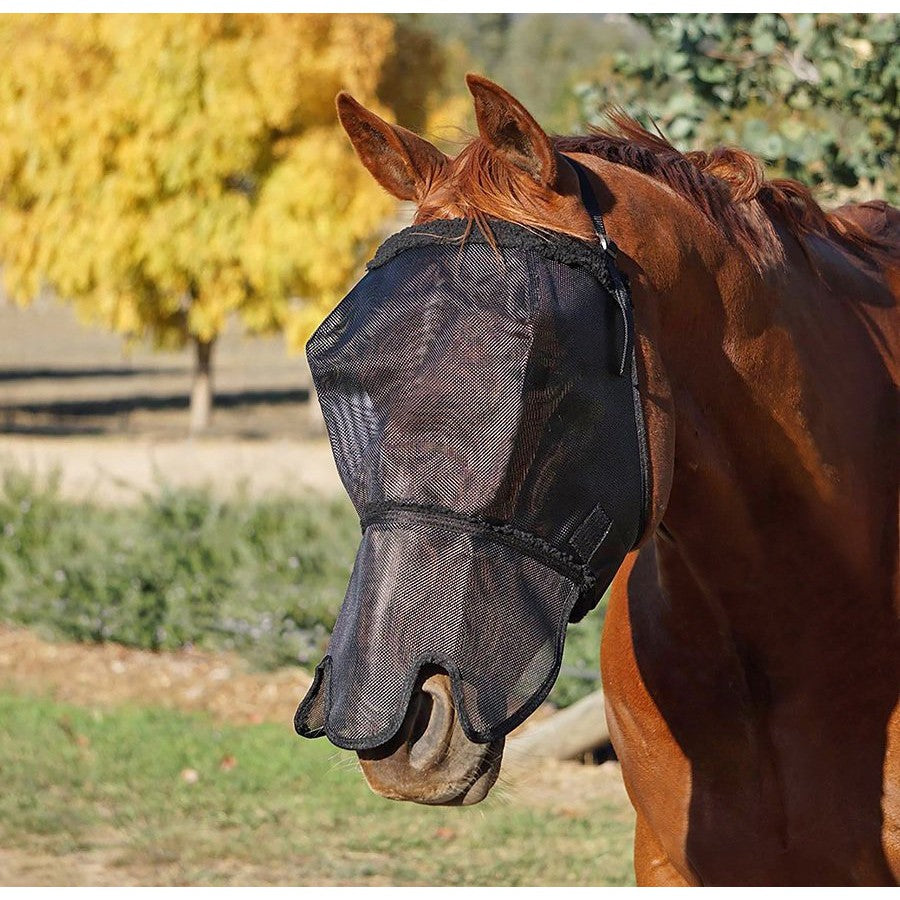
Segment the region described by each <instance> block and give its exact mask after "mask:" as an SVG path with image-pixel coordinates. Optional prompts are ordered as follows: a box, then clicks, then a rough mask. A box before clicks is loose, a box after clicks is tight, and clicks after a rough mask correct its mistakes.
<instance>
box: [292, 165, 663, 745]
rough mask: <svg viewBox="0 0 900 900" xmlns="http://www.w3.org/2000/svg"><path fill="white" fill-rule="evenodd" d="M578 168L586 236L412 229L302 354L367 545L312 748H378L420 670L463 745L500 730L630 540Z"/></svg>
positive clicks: (614, 354) (605, 256)
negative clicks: (440, 687) (441, 686)
mask: <svg viewBox="0 0 900 900" xmlns="http://www.w3.org/2000/svg"><path fill="white" fill-rule="evenodd" d="M573 165H574V163H573ZM576 171H577V172H578V174H579V178H580V179H581V180H582V194H583V197H584V200H585V205H586V207H587V209H588V211H589V212H590V213H591V214H592V217H593V219H594V223H595V227H596V228H597V230H598V238H599V241H598V243H593V242H592V243H586V242H584V241H580V240H577V239H575V238H570V237H567V236H564V235H561V234H559V233H555V232H544V231H535V230H533V229H526V228H523V227H520V226H517V225H513V224H510V223H508V222H503V221H499V220H491V221H490V223H489V224H490V229H489V230H490V234H486V233H484V232H482V231H481V230H480V229H479V228H478V227H477V226H475V225H473V224H471V223H469V222H467V221H462V220H440V221H433V222H429V223H428V224H425V225H417V226H413V227H411V228H407V229H405V230H404V231H401V232H400V233H399V234H396V235H394V236H393V237H391V238H389V239H388V240H387V241H386V242H385V243H384V244H383V245H382V246H381V247H380V248H379V250H378V251H377V253H376V255H375V257H374V259H373V260H372V261H371V262H370V263H369V265H368V271H367V273H366V275H365V276H364V277H363V278H362V280H361V281H360V282H359V283H358V284H357V285H356V286H355V287H354V288H353V290H352V291H351V292H350V293H349V294H348V295H347V297H345V298H344V300H342V301H341V303H340V304H339V305H338V306H337V307H336V308H335V309H334V311H333V312H332V313H331V314H330V315H329V316H328V317H327V318H326V319H325V321H324V322H323V323H322V325H321V326H320V327H319V329H318V330H317V331H316V332H315V334H314V335H313V336H312V338H311V339H310V341H309V343H308V345H307V355H308V357H309V364H310V368H311V370H312V374H313V378H314V380H315V384H316V387H317V389H318V393H319V401H320V403H321V406H322V411H323V413H324V416H325V421H326V424H327V427H328V433H329V437H330V439H331V445H332V449H333V451H334V457H335V461H336V463H337V467H338V470H339V472H340V476H341V479H342V480H343V483H344V486H345V488H346V490H347V492H348V493H349V495H350V498H351V500H352V501H353V504H354V506H355V507H356V510H357V512H358V514H359V517H360V522H361V527H362V542H361V544H360V547H359V551H358V553H357V556H356V563H355V565H354V568H353V573H352V575H351V578H350V584H349V587H348V589H347V594H346V598H345V600H344V604H343V607H342V608H341V611H340V614H339V616H338V619H337V623H336V625H335V628H334V632H333V634H332V637H331V640H330V643H329V645H328V650H327V655H326V656H325V658H324V660H323V661H322V663H321V664H320V665H319V666H318V668H317V669H316V673H315V678H314V681H313V685H312V687H311V689H310V691H309V693H308V694H307V696H306V697H305V699H304V700H303V701H302V703H301V704H300V707H299V708H298V710H297V713H296V717H295V727H296V730H297V732H298V733H299V734H301V735H303V736H305V737H320V736H322V735H327V736H328V738H329V739H330V740H331V742H332V743H334V744H336V745H337V746H339V747H344V748H346V749H352V750H362V749H371V748H373V747H376V746H380V745H382V744H385V743H387V742H388V741H389V740H390V739H391V738H392V737H393V736H394V735H395V734H396V732H397V731H398V729H399V728H400V725H401V724H402V722H403V720H404V716H405V714H406V711H407V708H408V705H409V702H410V698H411V695H412V692H413V690H414V687H415V683H416V680H417V677H418V675H419V671H420V669H421V667H422V666H425V665H428V664H434V665H437V666H439V667H441V668H442V669H444V670H445V671H446V672H447V674H448V675H449V676H450V679H451V683H452V690H453V696H454V701H455V704H456V708H457V711H458V714H459V718H460V723H461V725H462V727H463V730H464V732H465V734H466V736H467V737H468V738H469V739H470V740H472V741H475V742H479V743H484V742H488V741H493V740H496V739H498V738H500V737H502V736H503V735H505V734H507V733H508V732H509V731H511V730H512V729H513V728H514V727H516V726H517V725H518V724H519V723H520V722H522V721H523V720H524V719H525V718H526V717H527V716H528V715H529V714H530V713H531V712H533V711H534V709H535V708H536V707H537V706H538V705H539V704H540V703H541V701H542V700H543V699H544V698H545V697H546V695H547V693H548V692H549V691H550V688H551V687H552V685H553V682H554V681H555V680H556V676H557V674H558V672H559V667H560V662H561V658H562V651H563V642H564V639H565V633H566V627H567V624H568V623H569V622H570V621H577V620H578V619H580V618H581V617H582V616H584V615H585V614H586V613H587V612H588V611H589V610H591V609H592V608H593V607H594V606H596V604H597V603H598V602H599V600H600V598H601V596H602V594H603V592H604V591H605V589H606V588H607V586H608V585H609V583H610V582H611V580H612V578H613V576H614V575H615V572H616V570H617V569H618V567H619V565H620V563H621V562H622V559H623V558H624V556H625V554H626V553H627V552H628V551H629V550H630V549H632V547H633V546H634V545H635V542H636V541H637V540H638V538H639V537H640V536H641V533H642V530H643V527H644V523H645V521H646V516H647V506H648V488H647V483H648V482H647V457H646V441H645V434H644V422H643V414H642V412H641V405H640V400H639V397H638V392H637V375H636V369H635V360H634V340H633V326H632V310H631V297H630V293H629V291H628V287H627V282H626V281H625V279H624V277H623V275H622V274H621V273H620V272H619V270H618V268H617V266H616V264H615V258H614V254H615V248H614V245H613V244H612V243H611V242H610V241H609V240H608V238H607V237H606V233H605V231H604V230H603V223H602V219H601V218H600V216H599V212H598V210H597V209H596V202H595V201H594V200H593V194H592V192H591V191H590V188H589V186H588V185H587V182H586V180H585V178H584V174H583V172H582V171H581V170H580V168H576Z"/></svg>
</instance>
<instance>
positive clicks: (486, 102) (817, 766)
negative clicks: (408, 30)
mask: <svg viewBox="0 0 900 900" xmlns="http://www.w3.org/2000/svg"><path fill="white" fill-rule="evenodd" d="M467 80H468V85H469V88H470V90H471V92H472V95H473V96H474V100H475V113H476V118H477V122H478V130H479V136H478V137H477V138H475V139H474V140H472V141H471V143H469V144H468V145H467V146H466V147H465V148H464V149H463V150H462V151H461V152H460V153H459V154H458V155H457V156H456V157H455V158H449V157H447V156H445V155H444V154H443V153H441V152H440V151H439V150H437V149H436V148H435V147H433V146H432V145H431V144H429V143H428V142H427V141H425V140H423V139H422V138H420V137H418V136H416V135H414V134H412V133H411V132H409V131H407V130H405V129H403V128H400V127H397V126H393V125H389V124H387V123H386V122H384V121H382V120H381V119H380V118H378V117H377V116H376V115H374V114H373V113H372V112H370V111H368V110H366V109H365V108H363V107H362V106H361V105H359V104H358V103H357V102H356V101H355V100H353V99H352V98H351V97H350V96H349V95H347V94H341V95H340V96H339V97H338V111H339V115H340V119H341V122H342V123H343V125H344V128H345V129H346V131H347V133H348V135H349V136H350V140H351V141H352V143H353V145H354V147H355V148H356V151H357V153H358V155H359V157H360V159H361V160H362V162H363V163H364V164H365V165H366V167H367V168H368V169H369V170H370V171H371V173H372V174H373V175H374V176H375V178H376V179H377V180H378V181H379V182H380V183H381V184H382V185H383V186H384V187H385V188H386V189H387V190H388V191H390V192H391V193H392V194H393V195H395V196H396V197H399V198H402V199H404V200H408V201H413V202H414V203H415V204H417V208H418V214H417V221H418V222H427V221H429V220H432V219H436V218H457V217H469V218H472V219H475V220H476V221H483V220H484V218H485V217H488V216H490V217H497V218H502V219H507V220H510V221H513V222H517V223H520V224H524V225H527V226H532V227H535V228H541V229H551V230H556V231H559V232H564V233H566V234H569V235H574V236H576V237H578V238H582V239H584V240H587V241H591V240H596V236H595V232H594V229H593V227H592V224H591V220H590V218H589V216H588V215H587V213H586V211H585V209H584V206H583V205H582V202H581V197H580V193H579V189H578V181H577V178H576V176H575V174H574V171H573V169H572V168H571V166H570V165H569V163H568V161H567V160H568V159H574V160H576V161H577V162H579V163H581V164H582V165H583V166H585V167H587V168H588V169H589V170H590V171H591V173H592V175H593V189H594V191H595V193H596V195H597V197H598V199H599V202H600V205H601V208H602V212H603V215H604V218H605V221H606V224H607V228H608V231H609V234H610V236H611V237H612V238H613V239H614V240H615V242H616V243H617V244H618V247H619V248H620V253H619V264H620V266H621V267H622V269H623V270H624V271H625V272H627V274H628V276H629V278H630V281H631V285H632V288H633V297H634V307H635V310H634V311H635V320H636V327H637V332H638V340H637V354H638V370H639V383H640V393H641V397H642V402H643V407H644V415H645V420H646V423H647V430H648V437H649V450H650V465H651V487H652V517H651V521H650V522H649V523H648V528H647V530H646V533H645V534H644V536H643V540H642V549H641V550H640V551H639V553H632V554H630V555H629V557H627V558H626V560H625V563H624V564H623V566H622V568H621V570H620V572H619V574H618V575H617V577H616V580H615V582H614V584H613V588H612V592H611V600H610V605H609V611H608V615H607V619H606V626H605V632H604V637H603V647H602V669H603V683H604V686H605V690H606V698H607V717H608V720H609V725H610V731H611V734H612V737H613V744H614V746H615V750H616V753H617V754H618V757H619V759H620V760H621V765H622V775H623V777H624V780H625V785H626V787H627V790H628V794H629V796H630V798H631V801H632V803H633V804H634V807H635V809H636V811H637V827H636V834H635V848H634V858H635V869H636V873H637V880H638V882H639V883H640V884H646V885H699V884H780V885H793V884H886V883H893V882H895V881H896V880H897V879H898V877H900V716H898V713H897V700H898V685H900V641H898V617H897V612H898V610H897V606H896V588H897V582H896V580H895V578H896V570H897V557H898V552H897V543H898V542H897V538H898V528H897V443H896V438H897V415H896V414H897V395H896V383H897V363H896V349H897V342H898V337H900V328H898V321H897V316H896V311H895V306H896V296H897V293H898V291H900V264H898V262H900V253H898V251H900V214H898V212H897V211H896V210H894V209H892V208H891V207H889V206H887V205H886V204H884V203H866V204H862V205H859V206H849V207H844V208H842V209H840V210H837V211H835V212H833V213H825V212H823V211H822V209H821V208H820V207H819V206H818V205H817V204H816V203H815V201H814V200H813V199H812V197H811V195H810V193H809V191H808V190H807V189H806V188H804V187H802V186H801V185H800V184H798V183H796V182H790V181H782V180H777V181H767V180H765V178H764V177H763V174H762V171H761V167H760V165H759V163H758V162H757V161H756V160H754V159H753V158H752V157H751V156H750V155H749V154H747V153H745V152H743V151H740V150H732V149H717V150H714V151H712V152H710V153H701V152H695V153H688V154H682V153H680V152H678V151H677V150H675V149H674V148H673V147H672V146H670V145H669V144H668V143H667V142H665V141H664V140H663V139H662V138H660V137H657V136H654V135H651V134H649V133H647V132H646V131H644V130H643V129H642V128H641V127H640V126H639V125H638V124H637V123H635V122H633V121H632V120H629V119H627V118H625V117H624V116H618V117H615V118H614V121H615V123H616V125H617V129H616V131H615V132H607V131H595V132H593V133H592V134H591V135H589V136H587V137H564V138H552V139H551V138H549V137H548V136H547V135H546V134H545V133H544V132H543V131H542V130H541V128H540V127H539V126H538V124H537V123H536V122H535V120H534V119H533V118H532V116H531V115H530V114H529V113H528V112H527V111H526V110H525V109H524V108H523V107H522V105H521V104H520V103H519V102H518V101H517V100H515V99H514V98H513V97H511V96H510V95H509V94H508V93H507V92H506V91H504V90H503V89H501V88H500V87H498V86H497V85H495V84H492V83H491V82H489V81H487V80H485V79H483V78H480V77H477V76H469V77H468V79H467ZM501 755H502V741H501V742H498V743H497V744H495V745H491V744H489V745H478V744H473V743H471V742H469V741H468V739H467V738H466V737H465V735H464V734H463V733H462V731H461V728H460V726H459V723H458V721H457V720H456V719H455V717H454V709H453V699H452V696H451V693H450V691H449V689H448V682H447V677H446V676H445V675H443V674H442V673H440V672H435V673H432V674H431V675H430V676H429V677H428V678H427V679H426V680H425V681H424V683H423V684H422V686H421V690H420V691H419V693H417V694H416V695H415V696H414V698H413V702H412V703H411V705H410V709H409V711H408V713H407V720H406V722H405V724H404V727H403V728H402V729H401V732H400V734H399V735H398V736H397V737H395V739H394V740H393V741H392V742H391V743H390V744H389V745H386V746H384V747H381V748H378V749H377V750H375V751H366V752H361V753H360V757H361V759H362V767H363V771H364V773H365V775H366V777H367V779H368V781H369V783H370V785H371V786H372V787H373V788H374V789H375V790H376V791H378V792H379V793H381V794H383V795H385V796H387V797H392V798H400V799H408V800H415V801H419V802H425V803H445V804H451V803H455V804H460V803H472V802H477V801H478V800H480V799H481V798H482V797H483V796H484V795H485V794H486V793H487V791H488V790H489V789H490V787H491V785H492V784H493V782H494V780H495V778H496V775H497V771H498V768H499V765H500V758H501Z"/></svg>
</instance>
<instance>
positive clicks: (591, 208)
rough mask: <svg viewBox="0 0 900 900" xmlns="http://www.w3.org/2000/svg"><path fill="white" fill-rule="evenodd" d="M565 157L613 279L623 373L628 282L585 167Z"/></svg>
mask: <svg viewBox="0 0 900 900" xmlns="http://www.w3.org/2000/svg"><path fill="white" fill-rule="evenodd" d="M566 159H567V160H568V162H569V165H571V166H572V168H573V169H574V170H575V174H576V175H577V176H578V186H579V188H580V189H581V202H582V203H583V204H584V208H585V209H586V210H587V213H588V215H589V216H590V217H591V221H592V222H593V223H594V230H595V231H596V232H597V238H598V240H599V241H600V247H601V249H602V251H603V254H604V258H605V262H606V270H607V271H608V272H609V275H610V279H611V280H612V283H613V298H614V299H615V301H616V303H617V304H618V306H619V309H620V311H621V313H622V324H623V325H624V326H625V340H624V343H623V346H622V357H621V359H620V361H619V374H620V375H624V374H625V372H626V370H627V368H628V362H629V360H630V359H631V355H632V352H633V350H634V313H633V311H632V308H631V290H630V289H629V286H628V279H627V278H626V277H625V274H624V273H623V272H621V271H619V267H618V265H617V264H616V254H617V253H618V250H619V248H618V247H617V246H616V245H615V242H614V241H613V240H612V239H611V238H610V237H609V235H608V234H607V232H606V226H605V225H604V224H603V215H602V214H601V213H600V204H599V203H597V195H596V194H595V193H594V189H593V188H592V187H591V182H590V180H589V179H588V174H587V170H586V169H585V168H584V166H582V165H581V164H580V163H577V162H575V160H574V159H571V158H570V157H566Z"/></svg>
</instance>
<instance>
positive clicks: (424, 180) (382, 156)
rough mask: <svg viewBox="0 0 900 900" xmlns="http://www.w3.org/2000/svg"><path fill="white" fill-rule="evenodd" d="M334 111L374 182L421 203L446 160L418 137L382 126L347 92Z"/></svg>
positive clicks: (407, 198)
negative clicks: (373, 177)
mask: <svg viewBox="0 0 900 900" xmlns="http://www.w3.org/2000/svg"><path fill="white" fill-rule="evenodd" d="M337 111H338V118H339V119H340V120H341V125H343V126H344V131H346V132H347V134H348V136H349V137H350V142H351V143H352V144H353V148H354V149H355V150H356V154H357V156H359V158H360V160H361V161H362V164H363V165H364V166H365V167H366V168H367V169H368V170H369V171H370V172H371V173H372V175H374V176H375V180H376V181H377V182H378V183H379V184H380V185H381V186H382V187H383V188H384V189H385V190H387V191H389V192H390V193H391V194H393V195H394V196H395V197H399V198H400V199H401V200H415V201H421V200H422V199H423V198H424V197H425V195H426V194H427V193H428V189H429V188H430V187H431V185H432V183H433V182H434V179H435V178H436V177H437V176H438V175H439V174H440V173H441V172H442V171H443V169H444V167H445V166H446V164H447V157H446V156H445V155H444V154H443V153H441V151H440V150H438V149H437V147H434V146H432V145H431V144H429V143H428V141H426V140H425V139H424V138H420V137H419V136H418V135H417V134H413V133H412V132H411V131H407V130H406V129H405V128H401V127H400V126H399V125H391V124H389V123H388V122H385V121H384V119H381V118H379V117H378V116H376V115H375V113H373V112H371V111H370V110H368V109H366V108H365V107H364V106H363V105H362V104H361V103H358V102H357V101H356V100H354V99H353V97H351V96H350V94H348V93H347V92H346V91H341V92H340V93H339V94H338V95H337Z"/></svg>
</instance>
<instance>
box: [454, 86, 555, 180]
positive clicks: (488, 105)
mask: <svg viewBox="0 0 900 900" xmlns="http://www.w3.org/2000/svg"><path fill="white" fill-rule="evenodd" d="M466 84H467V85H468V87H469V91H471V93H472V96H473V97H474V98H475V120H476V121H477V122H478V131H479V133H480V134H481V137H482V138H483V139H484V140H485V141H486V142H487V143H488V144H490V146H491V147H493V148H494V149H495V150H496V151H497V152H498V153H500V154H501V155H502V156H503V157H504V158H505V159H507V160H508V161H509V162H510V163H511V164H512V165H514V166H516V167H517V168H519V169H522V170H523V171H525V172H527V173H528V174H529V175H530V176H531V177H532V178H533V179H534V180H535V181H537V182H538V183H539V184H543V185H545V186H547V187H553V186H554V185H555V184H556V177H557V164H556V153H555V152H554V150H553V145H552V144H551V143H550V138H549V137H547V134H546V132H545V131H544V129H543V128H541V126H540V125H538V123H537V122H535V120H534V117H533V116H532V115H531V113H530V112H528V110H527V109H525V107H524V106H522V104H521V103H519V101H518V100H516V98H515V97H513V96H512V94H510V93H508V92H507V91H504V90H503V88H502V87H500V86H499V85H497V84H494V82H493V81H488V79H487V78H482V76H481V75H475V74H473V73H471V72H470V73H469V74H468V75H466Z"/></svg>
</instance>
